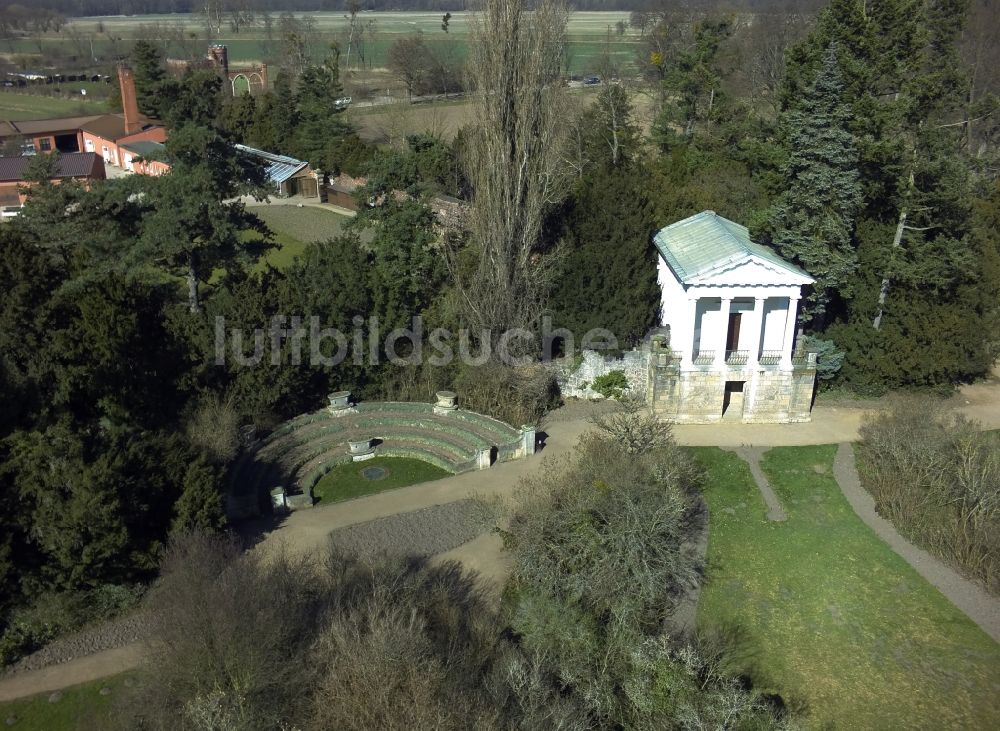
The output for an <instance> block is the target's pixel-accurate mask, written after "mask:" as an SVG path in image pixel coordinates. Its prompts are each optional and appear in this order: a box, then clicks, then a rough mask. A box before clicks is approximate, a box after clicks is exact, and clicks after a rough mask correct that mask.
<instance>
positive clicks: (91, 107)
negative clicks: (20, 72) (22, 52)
mask: <svg viewBox="0 0 1000 731" xmlns="http://www.w3.org/2000/svg"><path fill="white" fill-rule="evenodd" d="M106 111H107V104H106V103H105V102H104V101H100V100H96V99H94V100H91V99H83V98H82V97H76V98H66V97H57V96H43V95H41V94H29V93H25V92H19V91H17V92H15V91H0V121H4V122H20V121H23V120H25V119H47V118H49V117H75V116H77V115H84V114H102V113H104V112H106Z"/></svg>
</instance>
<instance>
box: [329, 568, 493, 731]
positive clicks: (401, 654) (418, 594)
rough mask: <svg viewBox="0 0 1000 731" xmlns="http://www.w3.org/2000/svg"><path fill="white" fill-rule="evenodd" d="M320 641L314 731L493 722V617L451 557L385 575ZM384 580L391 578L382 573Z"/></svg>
mask: <svg viewBox="0 0 1000 731" xmlns="http://www.w3.org/2000/svg"><path fill="white" fill-rule="evenodd" d="M382 577H383V578H382V580H380V581H377V582H376V583H375V585H374V586H373V589H372V591H371V592H370V593H369V594H368V595H367V596H365V597H364V599H363V600H362V601H360V602H359V603H358V604H356V605H351V606H347V607H345V608H344V609H343V610H342V611H339V612H337V613H336V615H335V616H334V617H333V618H332V620H331V621H330V622H329V623H328V625H327V627H326V630H325V631H324V632H323V634H322V636H321V637H320V640H319V642H318V643H317V646H316V649H315V652H314V657H315V660H316V662H317V664H318V665H319V666H320V667H321V668H322V671H321V675H320V680H319V683H318V686H317V689H316V693H315V695H314V697H313V715H312V718H311V726H312V727H313V728H316V729H330V728H337V729H358V730H359V731H360V730H362V729H374V728H378V729H388V730H396V729H398V730H399V731H404V730H406V731H408V730H409V729H423V728H427V729H430V728H433V729H442V730H446V729H465V728H477V729H480V728H481V729H491V728H500V727H501V723H500V711H499V709H498V708H496V706H495V704H494V703H493V701H492V699H491V698H490V696H489V695H488V694H487V693H486V692H485V691H484V688H485V686H484V680H485V677H486V673H487V671H488V668H489V665H490V660H491V658H492V655H493V652H494V648H495V647H496V645H497V643H498V642H499V633H498V631H497V627H496V623H495V619H494V618H493V614H492V612H491V611H490V610H488V609H487V607H486V605H485V604H484V603H483V599H482V597H481V595H480V593H479V591H478V590H477V589H476V587H475V585H474V584H473V583H472V582H471V581H470V579H469V577H468V576H466V575H464V574H463V573H462V571H461V569H460V567H459V566H458V565H456V564H448V565H445V566H441V567H435V568H426V567H420V568H417V569H416V570H413V571H409V572H406V573H402V574H401V573H399V571H398V569H397V570H396V571H395V572H394V571H392V570H390V571H388V572H384V573H383V574H382ZM385 579H388V580H385Z"/></svg>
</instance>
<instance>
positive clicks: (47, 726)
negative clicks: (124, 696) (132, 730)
mask: <svg viewBox="0 0 1000 731" xmlns="http://www.w3.org/2000/svg"><path fill="white" fill-rule="evenodd" d="M128 677H129V676H128V674H127V673H123V674H122V675H115V676H112V677H110V678H104V679H103V680H98V681H95V682H93V683H85V684H83V685H77V686H74V687H72V688H66V689H65V690H63V691H62V697H61V698H60V699H59V700H58V701H56V702H55V703H50V702H49V697H50V696H51V694H50V693H43V694H42V695H37V696H34V697H32V698H26V699H24V700H19V701H11V702H10V703H0V718H2V719H4V720H5V722H6V720H7V719H10V718H13V719H14V722H13V723H12V724H11V723H7V725H5V726H4V728H10V729H13V731H95V730H96V729H106V728H110V727H111V721H112V716H111V714H112V712H113V710H114V707H113V701H114V698H115V696H116V695H118V694H120V693H121V692H122V690H123V688H124V686H125V684H126V683H127V682H128ZM102 688H107V689H108V691H109V692H108V693H107V694H106V695H101V689H102Z"/></svg>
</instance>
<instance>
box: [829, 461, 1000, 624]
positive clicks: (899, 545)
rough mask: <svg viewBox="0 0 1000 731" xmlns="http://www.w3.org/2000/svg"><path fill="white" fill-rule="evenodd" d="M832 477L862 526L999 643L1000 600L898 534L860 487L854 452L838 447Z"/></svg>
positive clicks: (870, 497)
mask: <svg viewBox="0 0 1000 731" xmlns="http://www.w3.org/2000/svg"><path fill="white" fill-rule="evenodd" d="M833 476H834V477H835V478H836V479H837V484H839V485H840V490H841V492H843V493H844V497H845V498H847V502H849V503H850V504H851V507H852V508H853V509H854V512H855V513H857V515H858V517H859V518H861V520H863V521H864V523H865V525H867V526H868V527H869V528H871V529H872V531H873V532H874V533H875V535H877V536H878V537H879V538H881V539H882V540H883V541H884V542H885V543H886V544H887V545H888V546H889V548H891V549H892V550H893V551H895V552H896V553H897V554H898V555H899V556H900V557H901V558H902V559H903V560H904V561H906V562H907V563H908V564H910V566H912V567H913V568H914V569H915V570H916V572H917V573H918V574H920V575H921V576H923V577H924V578H925V579H927V581H928V582H930V583H931V584H932V585H933V586H935V587H936V588H937V589H938V591H940V592H941V593H942V594H944V595H945V596H946V597H947V598H948V600H949V601H950V602H951V603H952V604H954V605H955V606H956V607H958V608H959V609H960V610H962V611H963V612H965V615H966V616H967V617H968V618H969V619H971V620H972V621H973V622H975V623H976V624H977V625H979V627H980V628H981V629H982V630H983V632H985V633H986V634H988V635H989V636H990V637H992V638H993V639H994V640H996V641H997V642H1000V599H997V598H996V597H992V596H990V595H989V594H987V593H986V591H985V590H983V589H982V588H981V587H980V586H979V585H978V584H976V583H975V582H973V581H970V580H969V579H966V578H965V577H963V576H962V575H961V574H959V573H958V572H957V571H955V570H954V569H952V568H951V567H949V566H947V565H946V564H944V563H943V562H941V561H940V560H938V559H937V558H935V557H934V556H932V555H931V554H929V553H927V551H924V550H923V549H921V548H917V547H916V546H914V545H913V544H912V543H910V542H909V541H908V540H906V539H905V538H904V537H903V536H901V535H900V534H899V532H898V531H897V530H896V528H895V526H893V524H892V523H890V522H889V521H888V520H886V519H885V518H883V517H882V516H880V515H879V514H878V513H877V512H876V511H875V501H874V500H873V499H872V496H871V495H869V494H868V491H867V490H865V489H864V487H862V486H861V478H860V476H859V475H858V468H857V465H856V464H855V462H854V448H853V447H852V446H851V445H850V444H847V443H841V444H840V446H839V447H838V448H837V456H836V458H835V459H834V461H833Z"/></svg>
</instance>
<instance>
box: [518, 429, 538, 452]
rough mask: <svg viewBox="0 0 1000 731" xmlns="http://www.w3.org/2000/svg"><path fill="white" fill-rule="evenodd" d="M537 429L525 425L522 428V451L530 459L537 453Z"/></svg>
mask: <svg viewBox="0 0 1000 731" xmlns="http://www.w3.org/2000/svg"><path fill="white" fill-rule="evenodd" d="M536 438H537V437H536V435H535V427H534V426H533V425H531V424H525V425H523V426H522V427H521V451H522V452H523V453H524V456H525V457H530V456H531V455H533V454H534V453H535V440H536Z"/></svg>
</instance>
